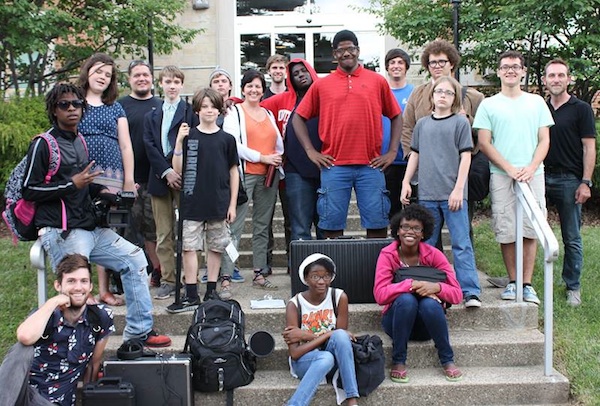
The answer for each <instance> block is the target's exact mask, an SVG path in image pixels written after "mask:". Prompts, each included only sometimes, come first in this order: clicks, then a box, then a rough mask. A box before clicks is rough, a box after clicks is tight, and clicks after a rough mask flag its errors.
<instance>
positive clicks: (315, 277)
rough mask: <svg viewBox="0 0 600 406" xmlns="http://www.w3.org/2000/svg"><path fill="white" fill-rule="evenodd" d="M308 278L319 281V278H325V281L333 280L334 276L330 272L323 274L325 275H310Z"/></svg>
mask: <svg viewBox="0 0 600 406" xmlns="http://www.w3.org/2000/svg"><path fill="white" fill-rule="evenodd" d="M308 279H310V280H311V281H313V282H319V279H323V281H325V282H331V280H332V279H333V276H332V275H330V274H327V275H323V276H319V275H310V276H309V277H308Z"/></svg>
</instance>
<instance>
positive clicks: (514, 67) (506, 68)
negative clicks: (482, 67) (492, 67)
mask: <svg viewBox="0 0 600 406" xmlns="http://www.w3.org/2000/svg"><path fill="white" fill-rule="evenodd" d="M498 69H500V72H508V71H509V70H511V69H512V71H513V72H520V71H521V69H523V67H522V66H521V65H502V66H500V67H499V68H498Z"/></svg>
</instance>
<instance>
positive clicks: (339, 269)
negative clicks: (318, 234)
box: [290, 238, 394, 303]
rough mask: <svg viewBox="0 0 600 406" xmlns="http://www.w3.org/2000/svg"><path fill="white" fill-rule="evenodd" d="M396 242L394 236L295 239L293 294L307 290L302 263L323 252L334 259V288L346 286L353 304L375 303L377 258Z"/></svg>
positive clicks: (293, 250) (293, 244)
mask: <svg viewBox="0 0 600 406" xmlns="http://www.w3.org/2000/svg"><path fill="white" fill-rule="evenodd" d="M393 241H394V240H393V239H391V238H369V239H346V238H338V239H334V240H298V241H292V242H291V243H290V258H291V269H292V272H291V273H292V296H294V295H295V294H297V293H299V292H302V291H304V290H306V287H305V286H304V285H303V284H302V282H301V281H300V277H299V276H298V268H299V267H300V264H301V263H302V261H304V258H306V257H307V256H309V255H311V254H314V253H316V252H320V253H321V254H325V255H327V256H328V257H329V258H331V259H332V260H333V262H335V265H336V275H335V279H334V280H333V282H331V286H332V287H336V288H340V289H343V290H344V292H346V294H347V295H348V301H349V302H350V303H375V298H374V297H373V284H374V281H375V267H376V265H377V258H378V257H379V252H380V251H381V249H382V248H383V247H385V246H387V245H389V244H391V243H392V242H393Z"/></svg>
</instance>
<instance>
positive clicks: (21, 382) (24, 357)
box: [0, 342, 77, 406]
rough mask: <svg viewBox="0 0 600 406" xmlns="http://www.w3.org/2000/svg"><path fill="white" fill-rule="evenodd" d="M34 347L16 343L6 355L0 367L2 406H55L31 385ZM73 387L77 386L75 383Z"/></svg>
mask: <svg viewBox="0 0 600 406" xmlns="http://www.w3.org/2000/svg"><path fill="white" fill-rule="evenodd" d="M33 351H34V350H33V346H32V345H27V346H26V345H23V344H21V343H19V342H18V343H16V344H15V345H13V346H12V347H10V349H9V350H8V352H7V353H6V357H4V361H2V366H0V405H2V406H5V405H10V406H13V405H14V406H53V405H54V403H50V401H48V400H47V399H46V398H44V397H43V396H42V395H41V394H40V392H39V391H38V390H37V389H35V388H34V387H32V386H30V385H29V370H30V369H31V363H32V362H33ZM73 385H77V382H74V383H73Z"/></svg>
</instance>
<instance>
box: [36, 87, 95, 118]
mask: <svg viewBox="0 0 600 406" xmlns="http://www.w3.org/2000/svg"><path fill="white" fill-rule="evenodd" d="M67 93H73V94H74V95H75V96H77V98H78V99H79V100H82V101H83V112H84V113H85V110H86V109H87V102H86V101H85V95H84V94H83V90H82V89H81V88H80V87H79V86H75V85H74V84H72V83H67V82H63V83H57V84H56V85H54V87H53V88H52V90H50V91H49V92H48V93H47V94H46V114H47V115H48V119H49V120H50V122H51V123H52V124H56V116H55V115H54V109H55V108H56V103H58V99H60V96H62V95H63V94H67Z"/></svg>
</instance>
